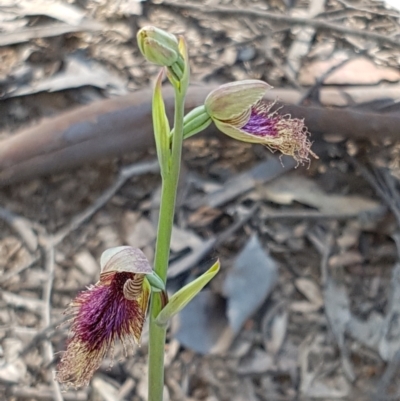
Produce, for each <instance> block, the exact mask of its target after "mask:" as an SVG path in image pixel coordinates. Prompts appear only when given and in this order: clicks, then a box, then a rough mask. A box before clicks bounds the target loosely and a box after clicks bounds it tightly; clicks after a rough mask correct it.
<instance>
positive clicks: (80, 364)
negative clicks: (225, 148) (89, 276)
mask: <svg viewBox="0 0 400 401" xmlns="http://www.w3.org/2000/svg"><path fill="white" fill-rule="evenodd" d="M135 276H136V277H135ZM138 277H139V279H140V280H141V282H142V283H143V277H144V276H143V275H135V274H134V273H125V272H122V273H119V272H118V273H116V272H113V273H107V274H103V275H102V276H101V277H100V281H99V282H98V283H97V284H96V285H94V286H91V287H89V288H88V290H87V291H83V292H81V293H80V294H79V295H78V296H77V297H76V298H75V300H74V301H73V302H72V304H71V305H70V308H69V309H68V310H67V313H68V312H69V313H72V314H73V319H72V326H71V330H70V338H69V340H68V345H67V350H66V352H65V353H64V355H63V357H62V359H61V361H60V363H59V365H58V372H57V375H56V379H57V380H58V381H59V382H61V383H65V384H66V385H67V386H68V385H70V386H74V387H81V386H84V385H87V384H88V383H89V380H90V379H91V377H92V375H93V373H94V371H95V370H96V369H98V368H99V366H100V364H101V362H102V360H103V358H104V357H105V356H106V354H107V352H108V350H110V349H112V348H113V344H114V342H115V341H116V340H117V339H119V340H120V341H121V342H122V343H123V345H124V348H125V350H126V345H127V344H132V343H139V341H140V336H141V333H142V329H143V323H144V320H145V314H146V308H147V304H148V296H149V294H147V293H146V292H143V291H142V292H141V294H140V295H139V296H138V297H137V299H127V298H126V297H125V295H126V284H127V283H128V284H129V283H133V282H134V281H137V280H134V279H135V278H136V279H137V278H138ZM131 280H133V281H131ZM124 286H125V288H124ZM124 293H125V295H124ZM130 298H131V297H130Z"/></svg>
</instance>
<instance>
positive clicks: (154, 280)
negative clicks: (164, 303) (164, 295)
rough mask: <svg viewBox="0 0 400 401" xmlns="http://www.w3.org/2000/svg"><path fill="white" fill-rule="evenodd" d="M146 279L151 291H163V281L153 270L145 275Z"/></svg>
mask: <svg viewBox="0 0 400 401" xmlns="http://www.w3.org/2000/svg"><path fill="white" fill-rule="evenodd" d="M146 279H147V281H148V282H149V283H150V285H151V289H152V291H154V292H161V291H165V283H164V281H163V280H162V279H161V277H160V276H159V275H158V274H157V273H156V272H155V271H154V270H153V272H152V273H150V274H147V275H146Z"/></svg>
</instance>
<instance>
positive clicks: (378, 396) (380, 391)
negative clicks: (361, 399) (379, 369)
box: [374, 351, 400, 401]
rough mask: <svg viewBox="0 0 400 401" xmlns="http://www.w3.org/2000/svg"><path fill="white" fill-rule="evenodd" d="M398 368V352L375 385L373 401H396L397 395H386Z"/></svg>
mask: <svg viewBox="0 0 400 401" xmlns="http://www.w3.org/2000/svg"><path fill="white" fill-rule="evenodd" d="M399 367H400V351H397V352H396V354H395V355H394V357H393V359H392V360H391V361H390V363H389V364H388V366H387V367H386V369H385V372H384V373H383V375H382V376H381V378H380V379H379V381H378V383H377V385H376V392H375V394H374V401H389V400H398V396H399V394H397V396H396V397H395V396H394V395H388V394H386V393H387V389H388V388H389V387H390V385H391V382H392V381H393V379H394V377H395V376H397V371H398V369H399Z"/></svg>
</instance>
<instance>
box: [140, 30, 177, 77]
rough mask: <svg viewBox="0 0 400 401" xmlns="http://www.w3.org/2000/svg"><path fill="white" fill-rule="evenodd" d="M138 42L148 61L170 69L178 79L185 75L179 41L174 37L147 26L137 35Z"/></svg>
mask: <svg viewBox="0 0 400 401" xmlns="http://www.w3.org/2000/svg"><path fill="white" fill-rule="evenodd" d="M137 42H138V46H139V49H140V51H141V52H142V54H143V56H144V57H145V58H146V59H147V60H148V61H150V62H151V63H154V64H157V65H160V66H165V67H170V68H171V69H172V70H173V71H174V73H175V74H176V75H177V76H178V77H179V75H182V74H183V70H184V61H183V57H182V55H181V53H180V51H179V42H178V39H177V38H176V37H175V36H174V35H171V34H170V33H168V32H165V31H163V30H162V29H158V28H155V27H153V26H146V27H144V28H142V29H141V30H140V31H139V32H138V33H137Z"/></svg>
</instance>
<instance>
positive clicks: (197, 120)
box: [183, 105, 212, 139]
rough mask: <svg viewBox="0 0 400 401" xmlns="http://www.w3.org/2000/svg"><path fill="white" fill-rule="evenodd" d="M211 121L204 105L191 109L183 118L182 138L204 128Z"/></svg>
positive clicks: (188, 136)
mask: <svg viewBox="0 0 400 401" xmlns="http://www.w3.org/2000/svg"><path fill="white" fill-rule="evenodd" d="M211 123H212V119H211V117H210V116H209V115H208V113H207V111H206V108H205V106H204V105H203V106H199V107H196V108H195V109H193V110H191V111H190V112H189V113H188V114H186V116H185V117H184V119H183V139H187V138H190V137H191V136H193V135H195V134H197V133H199V132H201V131H203V130H205V129H206V128H207V127H208V126H209V125H210V124H211Z"/></svg>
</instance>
